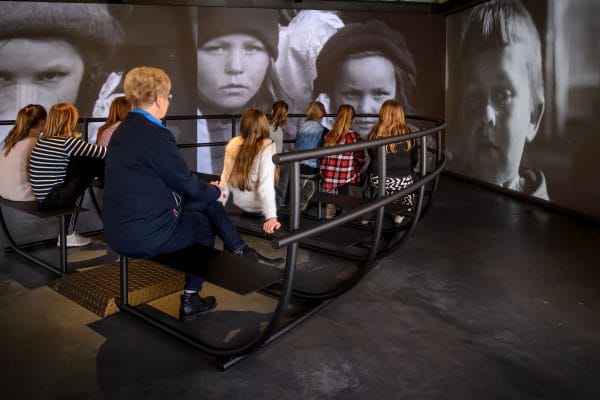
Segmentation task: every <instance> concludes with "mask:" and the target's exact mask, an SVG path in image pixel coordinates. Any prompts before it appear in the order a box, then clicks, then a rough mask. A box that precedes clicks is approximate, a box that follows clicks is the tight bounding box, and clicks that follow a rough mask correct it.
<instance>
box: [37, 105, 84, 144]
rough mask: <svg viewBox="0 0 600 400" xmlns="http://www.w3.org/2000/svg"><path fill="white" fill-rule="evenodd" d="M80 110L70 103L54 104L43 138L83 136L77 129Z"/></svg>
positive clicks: (49, 113)
mask: <svg viewBox="0 0 600 400" xmlns="http://www.w3.org/2000/svg"><path fill="white" fill-rule="evenodd" d="M78 118H79V111H78V110H77V107H75V106H74V105H73V104H70V103H58V104H55V105H53V106H52V107H51V108H50V111H49V112H48V119H46V126H45V128H44V133H43V135H42V139H51V138H68V137H71V136H74V137H77V136H81V134H80V133H78V132H77V131H76V130H75V127H76V126H77V119H78Z"/></svg>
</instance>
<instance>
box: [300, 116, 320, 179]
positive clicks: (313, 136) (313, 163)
mask: <svg viewBox="0 0 600 400" xmlns="http://www.w3.org/2000/svg"><path fill="white" fill-rule="evenodd" d="M326 129H327V128H325V127H324V126H323V125H321V123H320V122H319V121H313V120H306V121H304V122H303V123H302V124H301V125H300V129H299V130H298V133H296V150H312V149H318V148H319V147H322V146H323V133H324V132H325V131H326ZM300 164H303V165H307V166H309V167H313V168H318V167H319V165H318V164H317V159H316V158H311V159H310V160H303V161H301V162H300Z"/></svg>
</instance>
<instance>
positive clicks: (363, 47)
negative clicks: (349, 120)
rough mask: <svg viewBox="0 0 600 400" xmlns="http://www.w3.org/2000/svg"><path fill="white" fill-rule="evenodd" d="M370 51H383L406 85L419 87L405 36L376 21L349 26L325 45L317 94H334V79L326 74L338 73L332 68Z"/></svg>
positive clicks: (319, 71) (318, 58)
mask: <svg viewBox="0 0 600 400" xmlns="http://www.w3.org/2000/svg"><path fill="white" fill-rule="evenodd" d="M368 51H373V52H380V53H381V54H382V56H383V57H385V58H387V59H388V60H390V62H391V63H392V64H394V65H395V66H396V67H398V68H399V69H400V71H402V75H403V78H404V79H403V80H404V81H405V82H403V84H404V85H405V86H407V87H410V86H412V85H414V84H415V76H416V74H417V70H416V68H415V63H414V61H413V58H412V55H411V54H410V52H409V51H408V47H407V46H406V42H405V40H404V37H403V36H402V34H401V33H400V32H398V31H395V30H392V29H390V28H388V27H387V25H385V24H384V23H383V22H381V21H377V20H372V21H368V22H364V23H361V22H356V23H351V24H348V25H346V26H345V27H343V28H342V29H340V30H339V31H337V32H336V33H335V34H334V35H333V36H331V37H330V38H329V40H328V41H327V43H325V45H324V46H323V49H321V52H320V53H319V56H318V57H317V62H316V64H317V78H316V79H315V81H314V93H315V94H319V93H328V94H329V93H332V91H333V82H334V79H333V76H330V75H329V74H326V71H330V73H332V74H335V73H336V71H333V70H332V68H335V67H336V66H338V67H339V65H340V64H341V63H342V62H343V61H344V60H345V59H346V58H347V57H348V56H350V55H353V54H359V53H363V52H368ZM326 75H327V76H326Z"/></svg>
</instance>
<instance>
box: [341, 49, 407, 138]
mask: <svg viewBox="0 0 600 400" xmlns="http://www.w3.org/2000/svg"><path fill="white" fill-rule="evenodd" d="M395 95H396V77H395V74H394V65H393V64H392V63H391V62H390V61H389V60H388V59H387V58H385V57H382V56H375V55H374V56H366V57H360V58H348V59H346V60H345V61H344V62H343V63H342V64H341V65H340V68H339V70H338V74H337V76H336V80H335V84H334V93H333V103H334V107H332V109H337V108H338V107H339V106H340V105H342V104H350V105H351V106H353V107H354V109H355V110H356V113H357V114H377V113H378V112H379V108H380V107H381V104H383V102H384V101H386V100H388V99H393V98H394V97H395ZM376 119H377V118H356V121H355V122H354V124H353V128H354V129H355V130H356V131H357V132H359V133H360V134H361V135H366V134H368V133H369V131H370V130H371V127H372V126H373V124H374V123H375V120H376Z"/></svg>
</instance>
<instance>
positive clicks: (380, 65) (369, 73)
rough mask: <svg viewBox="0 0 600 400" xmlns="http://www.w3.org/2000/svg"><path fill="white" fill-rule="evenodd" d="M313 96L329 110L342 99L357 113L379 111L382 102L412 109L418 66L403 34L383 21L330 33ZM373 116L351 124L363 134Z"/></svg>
mask: <svg viewBox="0 0 600 400" xmlns="http://www.w3.org/2000/svg"><path fill="white" fill-rule="evenodd" d="M316 66H317V78H316V79H315V82H314V95H315V97H316V98H317V100H319V101H321V102H322V103H323V104H324V105H325V107H326V108H327V109H328V110H336V109H337V108H338V107H339V106H340V105H342V104H349V105H351V106H353V107H354V109H355V110H356V113H357V114H377V113H378V112H379V109H380V107H381V105H382V104H383V102H384V101H386V100H388V99H396V100H398V101H399V102H400V103H401V104H402V106H403V107H404V108H405V109H406V110H411V107H410V104H409V102H408V95H409V93H410V92H411V91H412V89H414V87H415V86H416V75H417V70H416V68H415V64H414V61H413V57H412V55H411V53H410V52H409V50H408V48H407V46H406V42H405V40H404V38H403V36H402V34H401V33H400V32H398V31H395V30H392V29H390V28H389V27H388V26H387V25H385V24H384V23H383V22H381V21H377V20H372V21H368V22H364V23H358V22H357V23H351V24H348V25H346V26H345V27H344V28H342V29H340V30H339V31H337V32H336V33H335V34H334V35H332V36H331V37H330V38H329V40H328V41H327V43H325V45H324V46H323V49H322V50H321V52H320V54H319V56H318V57H317V62H316ZM375 120H376V118H375V117H373V118H370V117H363V118H360V117H359V118H356V121H355V123H354V124H353V128H354V130H355V131H357V132H358V133H360V135H361V136H362V137H366V135H368V133H369V131H370V130H371V127H372V126H373V124H374V122H375Z"/></svg>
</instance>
